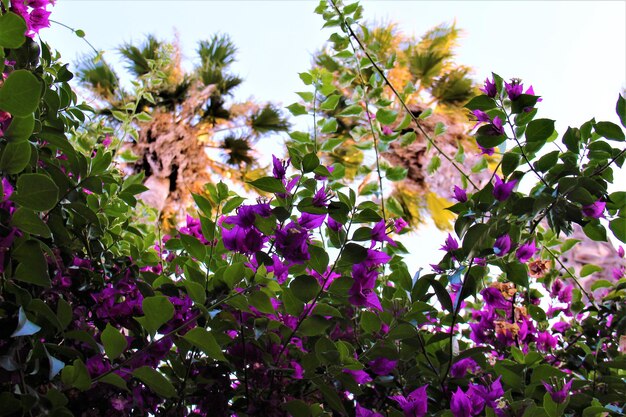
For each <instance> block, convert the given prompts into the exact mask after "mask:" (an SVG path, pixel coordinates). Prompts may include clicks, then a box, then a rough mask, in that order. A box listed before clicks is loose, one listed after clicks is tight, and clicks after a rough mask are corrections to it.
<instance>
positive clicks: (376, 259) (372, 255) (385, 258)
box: [361, 249, 391, 268]
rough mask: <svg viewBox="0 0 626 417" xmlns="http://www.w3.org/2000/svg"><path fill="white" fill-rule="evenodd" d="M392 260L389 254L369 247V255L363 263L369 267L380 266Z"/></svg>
mask: <svg viewBox="0 0 626 417" xmlns="http://www.w3.org/2000/svg"><path fill="white" fill-rule="evenodd" d="M390 260H391V256H389V255H387V254H386V253H385V252H381V251H379V250H376V249H368V250H367V257H366V258H365V260H364V261H363V262H361V263H362V264H363V265H364V266H366V267H368V268H378V267H379V266H380V265H382V264H386V263H387V262H389V261H390Z"/></svg>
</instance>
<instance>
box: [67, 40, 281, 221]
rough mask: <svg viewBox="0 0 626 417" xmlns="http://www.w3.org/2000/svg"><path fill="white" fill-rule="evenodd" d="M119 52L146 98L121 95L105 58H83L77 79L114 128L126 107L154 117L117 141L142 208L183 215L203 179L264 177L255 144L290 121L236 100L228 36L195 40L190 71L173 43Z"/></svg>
mask: <svg viewBox="0 0 626 417" xmlns="http://www.w3.org/2000/svg"><path fill="white" fill-rule="evenodd" d="M119 52H120V54H121V57H122V59H123V61H124V62H125V63H126V64H127V66H126V69H127V71H128V72H129V73H130V75H131V76H132V78H133V80H134V81H135V86H136V87H139V88H140V89H142V90H143V92H142V93H143V94H135V93H131V92H128V91H126V90H125V89H124V88H123V86H122V85H121V83H120V77H119V76H118V74H117V73H116V71H115V70H114V69H113V68H112V67H111V66H109V65H108V64H107V63H106V62H105V61H104V60H102V59H93V58H89V59H85V60H84V61H83V62H82V63H81V64H80V66H79V78H80V81H81V83H82V85H83V86H85V87H87V88H88V89H89V91H90V92H91V93H92V94H93V95H94V96H95V97H96V99H97V100H98V104H99V105H98V107H99V115H100V117H102V118H103V119H104V120H105V121H106V123H110V124H111V125H113V126H115V125H116V124H119V123H120V122H119V121H118V120H117V119H119V117H117V119H116V118H115V116H116V114H117V115H118V116H119V113H118V112H127V111H129V108H130V109H133V110H136V111H137V112H143V113H146V114H148V115H150V116H151V117H150V118H147V117H142V118H140V119H135V121H134V123H135V126H134V127H136V128H137V132H138V134H137V135H135V137H130V138H125V139H124V138H123V141H122V144H121V147H122V148H123V150H124V151H125V152H124V154H123V155H127V154H128V151H130V152H131V153H132V154H133V155H134V157H133V158H132V160H131V161H128V159H127V160H126V162H125V163H124V168H125V169H126V171H128V172H129V173H139V172H143V173H144V175H145V182H144V185H146V186H147V187H148V188H149V191H146V192H145V193H143V194H142V199H143V200H144V201H145V202H146V203H148V204H149V205H152V206H153V207H155V208H157V209H158V210H159V211H160V212H162V213H163V216H164V218H166V219H167V218H170V217H172V216H173V215H176V214H181V213H183V212H184V211H185V209H186V208H187V205H188V204H189V203H190V201H191V200H190V197H191V193H192V192H193V193H202V192H203V190H204V185H205V184H206V183H207V182H216V181H217V180H219V179H223V178H227V179H230V180H232V181H235V182H242V181H243V180H245V179H248V178H252V179H253V178H254V177H256V176H260V175H261V173H262V172H263V169H264V168H263V167H261V166H259V164H258V163H257V162H256V161H257V158H256V154H255V150H254V145H255V143H256V142H257V141H258V140H259V139H260V138H261V137H263V136H268V135H270V134H272V133H276V132H284V131H286V130H287V129H288V128H289V124H288V123H287V120H286V119H285V118H284V116H283V115H282V114H281V112H280V111H279V110H278V109H277V108H276V107H275V106H274V105H272V104H269V103H256V102H253V101H237V100H235V98H234V93H235V90H236V88H237V86H239V85H240V84H241V83H242V82H243V80H242V79H241V78H240V77H238V76H237V75H236V74H233V73H232V71H231V68H230V67H231V64H232V63H233V62H235V59H236V53H237V48H236V46H235V45H234V43H233V42H232V41H231V39H230V38H229V37H228V36H227V35H222V34H216V35H213V36H212V37H211V38H210V39H208V40H205V41H201V42H199V43H198V48H197V55H198V62H197V64H196V66H195V67H194V69H193V70H192V71H191V72H185V71H184V70H183V68H182V65H181V58H180V47H179V45H178V43H177V42H173V43H165V42H162V41H160V40H158V39H156V38H155V37H153V36H148V37H147V38H146V40H145V41H144V42H143V43H142V44H140V45H132V44H125V45H123V46H121V47H120V48H119ZM129 103H130V106H129Z"/></svg>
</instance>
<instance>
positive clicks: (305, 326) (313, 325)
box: [300, 316, 332, 336]
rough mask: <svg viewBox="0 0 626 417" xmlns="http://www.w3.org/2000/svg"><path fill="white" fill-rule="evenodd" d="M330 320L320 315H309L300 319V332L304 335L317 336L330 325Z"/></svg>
mask: <svg viewBox="0 0 626 417" xmlns="http://www.w3.org/2000/svg"><path fill="white" fill-rule="evenodd" d="M331 324H332V323H331V321H329V320H326V319H325V318H323V317H320V316H310V317H307V318H306V319H304V320H303V321H302V325H301V326H300V333H302V334H303V335H305V336H319V335H321V334H323V333H324V332H325V331H326V329H327V328H328V327H329V326H330V325H331Z"/></svg>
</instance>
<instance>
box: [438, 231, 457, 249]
mask: <svg viewBox="0 0 626 417" xmlns="http://www.w3.org/2000/svg"><path fill="white" fill-rule="evenodd" d="M458 248H459V242H458V241H457V240H456V239H455V238H453V237H452V235H451V234H450V233H448V237H447V238H446V242H445V243H444V244H443V245H441V248H439V249H440V250H442V251H446V252H452V251H455V250H457V249H458Z"/></svg>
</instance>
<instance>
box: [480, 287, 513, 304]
mask: <svg viewBox="0 0 626 417" xmlns="http://www.w3.org/2000/svg"><path fill="white" fill-rule="evenodd" d="M480 295H482V296H483V299H484V300H485V304H487V306H488V307H491V308H496V309H500V310H508V309H510V307H511V302H510V301H507V299H506V298H504V295H502V292H501V291H500V290H499V289H497V288H495V287H487V288H485V289H484V290H482V291H481V292H480Z"/></svg>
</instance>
